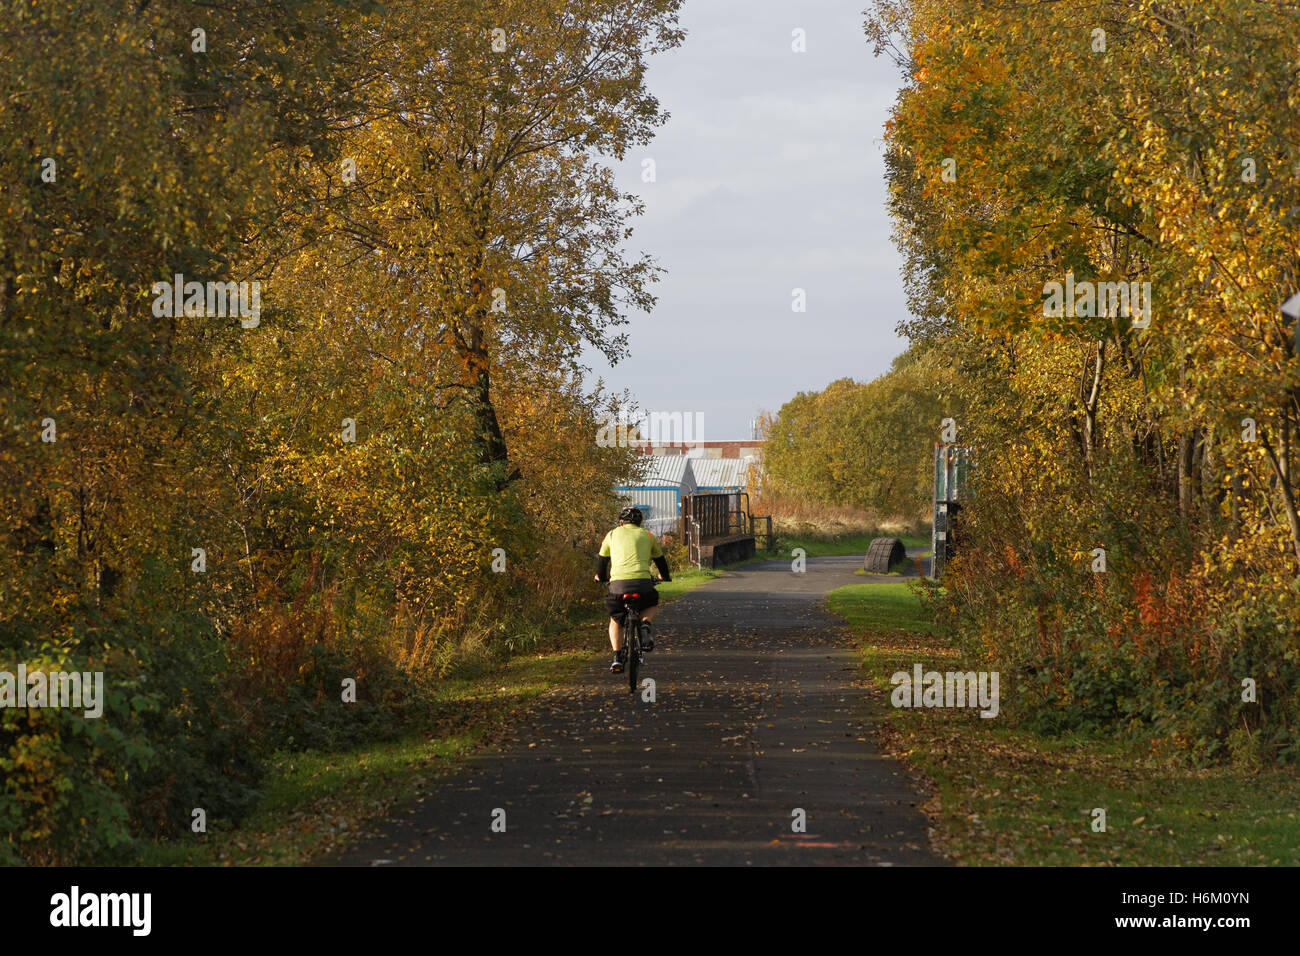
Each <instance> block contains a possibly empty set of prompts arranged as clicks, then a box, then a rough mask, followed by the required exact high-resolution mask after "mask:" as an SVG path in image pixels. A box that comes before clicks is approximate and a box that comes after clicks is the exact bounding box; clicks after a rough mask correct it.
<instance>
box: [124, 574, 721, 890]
mask: <svg viewBox="0 0 1300 956" xmlns="http://www.w3.org/2000/svg"><path fill="white" fill-rule="evenodd" d="M716 577H718V575H717V574H716V573H715V572H712V571H707V570H706V571H700V570H697V569H694V568H692V569H689V570H685V571H679V572H677V573H675V574H674V575H673V580H672V581H670V582H667V583H664V584H661V585H659V587H658V590H659V593H660V597H661V599H662V600H663V601H665V602H667V601H672V600H674V599H675V598H678V597H681V596H682V595H683V594H686V593H687V592H689V591H691V590H693V589H695V588H697V587H699V586H700V585H701V584H704V583H705V582H707V581H710V580H712V579H714V578H716ZM593 587H594V585H593ZM594 604H595V601H594V599H593V606H594ZM603 621H604V614H603V612H602V611H593V613H592V615H591V616H590V617H589V618H587V619H583V620H581V621H580V622H578V623H577V624H574V625H572V626H570V627H568V628H566V629H564V630H562V631H560V632H559V633H557V634H555V635H554V637H553V638H552V639H551V640H549V641H548V643H547V644H546V645H545V646H544V647H540V646H539V647H537V648H534V650H533V651H531V652H529V653H526V654H518V655H516V656H514V657H512V658H510V659H509V660H507V661H504V662H502V663H499V664H496V665H494V666H491V667H488V668H485V669H480V670H478V671H477V672H474V673H471V674H469V675H468V676H464V677H459V678H456V677H453V678H448V679H446V680H443V681H441V682H440V683H439V686H438V689H437V691H436V693H435V695H434V698H433V701H432V704H433V710H434V711H435V713H436V714H437V715H438V716H437V718H436V720H435V722H434V724H433V726H432V727H430V728H429V729H427V730H425V731H422V732H420V733H417V734H411V735H409V736H406V737H403V738H401V739H399V740H395V741H388V742H383V743H376V744H372V745H366V746H364V747H358V748H356V749H353V750H349V751H340V752H334V751H331V752H322V751H300V752H295V753H281V754H276V755H275V756H274V757H273V758H272V759H271V761H270V764H269V766H268V768H267V776H266V780H265V787H266V796H265V797H264V798H263V800H262V803H261V805H260V806H259V807H258V809H257V810H256V811H255V812H253V813H252V814H250V815H249V816H248V817H246V818H245V819H244V820H243V821H242V822H241V823H240V825H238V826H231V825H228V824H227V823H225V822H224V821H220V820H210V821H208V832H207V833H205V834H201V835H199V834H196V835H194V836H193V837H188V838H180V839H176V840H169V841H166V842H161V843H157V844H153V845H151V846H148V847H146V848H144V849H143V851H142V852H141V854H140V856H139V858H138V860H137V862H138V863H139V864H141V865H145V866H257V865H281V866H284V865H302V864H304V863H308V862H310V861H312V860H313V859H315V858H318V857H321V856H325V855H328V854H331V853H333V852H336V851H338V850H341V849H343V848H344V847H345V846H346V845H347V843H348V842H349V841H350V839H351V838H352V836H353V834H355V833H357V832H360V831H362V830H363V828H364V826H365V825H366V823H367V822H368V821H370V820H374V819H378V818H382V817H383V816H385V815H387V814H388V813H389V812H390V811H391V810H392V809H393V808H394V807H395V806H397V805H399V804H400V803H403V802H408V801H410V800H417V799H419V798H420V796H421V794H422V793H424V792H427V791H428V790H429V789H430V788H431V787H432V786H434V785H435V784H436V783H437V781H438V780H439V778H441V777H443V776H445V775H446V774H448V773H451V772H453V771H454V770H456V769H457V767H459V766H460V764H461V762H462V761H463V760H464V758H466V757H467V756H469V755H470V754H472V753H474V752H476V751H478V750H480V749H484V748H489V747H491V746H493V745H494V743H496V742H497V741H499V740H500V739H501V738H502V737H503V736H504V735H505V732H506V731H507V730H508V729H510V728H511V727H512V726H514V725H515V724H517V723H518V722H519V720H521V719H522V718H523V717H524V716H525V715H526V714H527V713H528V711H529V710H530V709H531V708H532V707H534V706H536V704H537V703H538V702H539V701H540V700H542V699H543V698H544V697H545V696H546V695H547V694H548V693H549V692H550V691H552V690H554V689H555V688H556V687H558V686H560V685H561V684H563V683H565V682H566V681H568V680H571V679H572V678H573V677H574V675H575V674H577V673H578V672H579V671H580V670H581V669H582V667H583V666H585V665H587V664H588V663H590V662H591V661H592V660H594V659H596V658H603V657H604V656H605V654H606V652H607V650H608V645H607V643H606V639H605V632H604V628H603V626H602V624H603Z"/></svg>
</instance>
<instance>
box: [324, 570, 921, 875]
mask: <svg viewBox="0 0 1300 956" xmlns="http://www.w3.org/2000/svg"><path fill="white" fill-rule="evenodd" d="M861 562H862V558H861V557H860V556H858V557H842V558H838V557H832V558H809V559H808V563H807V571H806V572H805V573H802V574H795V573H793V572H792V571H791V568H790V562H788V561H775V562H767V563H762V564H752V565H746V566H742V567H739V568H735V569H729V572H728V574H727V575H726V576H725V577H723V578H720V579H718V580H716V581H711V582H709V583H708V584H706V585H704V586H703V587H701V588H699V589H697V590H695V591H692V592H691V593H690V594H687V595H686V596H684V597H683V598H681V599H680V600H678V601H675V602H673V603H672V604H669V605H665V607H664V609H663V610H662V611H661V613H660V616H659V618H658V620H657V621H656V622H655V625H654V627H655V641H656V647H655V650H654V651H653V652H652V653H649V654H647V655H645V664H644V665H643V667H642V670H641V675H640V676H641V678H642V679H644V678H652V679H653V680H654V681H655V700H654V701H653V702H647V701H645V700H644V699H643V695H642V694H641V693H637V694H632V693H630V692H629V690H628V684H627V677H626V675H612V674H610V673H608V658H606V659H604V660H603V661H602V662H600V663H594V664H592V665H591V666H590V667H589V668H588V669H587V670H586V671H585V672H584V673H583V674H581V675H580V676H579V678H578V679H577V680H576V681H575V682H574V683H573V684H571V685H568V686H566V687H564V688H562V689H561V690H559V691H558V692H556V693H553V694H551V695H550V696H549V697H548V698H547V699H546V700H545V701H544V702H542V703H541V704H540V705H539V706H538V707H537V708H536V709H535V710H533V711H532V712H531V714H530V716H529V718H528V719H527V720H526V721H522V722H520V724H519V725H518V726H517V727H516V729H515V736H514V737H513V738H512V739H510V740H507V741H506V742H505V744H504V745H503V747H502V748H501V749H499V750H498V751H496V752H494V753H490V754H483V755H480V756H476V757H473V758H470V759H469V760H468V761H467V763H466V765H465V766H464V767H463V768H462V769H461V770H459V771H458V772H456V773H454V774H451V775H449V776H448V777H446V778H444V779H442V780H441V781H439V782H438V783H436V784H435V785H434V787H433V788H432V789H431V790H430V791H428V792H426V793H424V794H423V795H422V796H421V797H420V798H419V799H418V801H417V802H411V803H409V804H408V805H406V806H404V807H402V808H400V809H399V810H397V811H396V812H395V814H394V816H393V817H392V818H391V819H390V820H387V821H384V822H382V823H380V824H379V825H378V826H379V829H378V831H377V832H373V833H370V834H366V835H362V837H361V838H360V839H359V841H358V842H356V843H354V844H353V846H352V847H351V848H350V849H349V850H347V851H346V852H344V853H343V854H341V855H339V856H337V857H335V858H333V859H331V860H328V861H326V862H327V863H330V864H337V865H357V866H393V865H407V866H410V865H438V864H455V865H503V864H524V865H529V864H532V865H554V864H558V865H578V864H586V865H620V864H627V865H638V864H640V865H667V864H687V865H691V864H708V865H735V866H744V865H755V866H759V865H773V864H782V865H788V864H794V865H808V864H853V865H878V866H895V865H933V864H939V863H943V862H944V861H943V859H942V858H941V857H937V856H935V855H934V854H933V853H932V852H931V850H930V848H929V841H928V838H927V824H926V820H925V818H924V816H923V815H922V814H921V813H920V811H919V810H918V809H917V804H918V802H919V801H920V798H919V796H918V795H917V793H916V791H915V790H914V789H913V787H912V785H911V783H910V781H909V778H908V776H907V774H906V772H905V770H904V769H903V767H902V766H901V765H900V764H898V763H897V762H896V761H894V760H892V759H889V758H887V757H885V756H883V755H882V754H881V753H880V752H879V750H878V748H877V746H876V744H875V742H874V736H873V733H872V729H871V726H870V721H869V719H868V717H867V714H866V711H865V708H864V695H865V687H864V686H863V684H862V683H861V680H860V677H859V670H858V666H857V660H858V658H857V655H856V654H855V652H854V651H853V650H852V648H851V647H850V646H849V645H848V643H847V641H846V639H845V638H844V636H843V632H842V630H841V628H842V622H841V621H840V620H839V619H838V618H836V617H835V616H834V615H832V614H830V613H829V612H827V611H826V610H825V609H824V606H823V598H824V596H825V595H826V593H827V592H829V591H831V590H833V589H835V588H837V587H840V586H841V585H844V584H859V583H862V582H863V581H867V580H871V578H869V577H865V576H863V575H855V574H854V573H853V572H854V571H855V570H856V569H857V568H860V567H861ZM592 641H593V642H599V643H600V644H601V646H604V647H608V637H607V635H606V634H605V631H604V629H603V628H601V629H600V630H596V629H595V628H593V633H592ZM797 810H802V811H803V814H802V816H803V818H804V820H805V821H806V822H805V831H804V832H795V829H794V824H795V821H796V819H797V814H796V811H797ZM499 811H504V819H503V818H502V815H501V813H500V812H499ZM494 819H495V820H496V826H497V829H498V831H499V830H500V827H501V825H502V822H504V828H505V829H504V832H494V830H493V821H494Z"/></svg>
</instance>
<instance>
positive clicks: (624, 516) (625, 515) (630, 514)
mask: <svg viewBox="0 0 1300 956" xmlns="http://www.w3.org/2000/svg"><path fill="white" fill-rule="evenodd" d="M618 520H619V521H628V522H631V523H632V524H634V525H640V524H641V522H642V521H643V520H645V515H643V514H642V513H641V509H640V508H624V509H623V510H622V511H620V512H619V513H618Z"/></svg>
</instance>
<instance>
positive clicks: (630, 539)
mask: <svg viewBox="0 0 1300 956" xmlns="http://www.w3.org/2000/svg"><path fill="white" fill-rule="evenodd" d="M600 556H601V557H602V558H609V559H610V562H609V565H610V567H609V579H610V580H611V581H639V580H641V579H642V578H648V577H650V561H651V560H652V559H654V558H662V557H663V556H664V549H663V548H661V547H659V540H658V539H657V538H656V537H655V536H654V535H652V534H651V533H650V532H649V531H646V530H645V529H644V528H638V527H637V526H636V525H634V524H624V525H619V526H618V527H617V528H615V529H614V530H613V531H611V532H610V533H609V534H607V535H605V540H604V541H602V542H601V543H600Z"/></svg>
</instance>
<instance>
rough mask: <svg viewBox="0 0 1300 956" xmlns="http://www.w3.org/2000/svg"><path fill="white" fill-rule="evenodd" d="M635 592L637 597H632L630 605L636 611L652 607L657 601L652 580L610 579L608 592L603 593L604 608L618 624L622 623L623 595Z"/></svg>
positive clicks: (656, 592)
mask: <svg viewBox="0 0 1300 956" xmlns="http://www.w3.org/2000/svg"><path fill="white" fill-rule="evenodd" d="M629 593H636V594H639V595H641V596H640V597H639V598H634V599H632V601H631V603H632V606H633V607H635V608H636V609H637V610H638V611H644V610H645V609H646V608H648V607H654V606H655V605H656V604H658V603H659V592H658V591H656V590H655V583H654V581H652V580H650V579H649V578H642V579H641V580H639V581H610V582H609V593H608V594H606V595H605V609H606V610H607V611H609V616H610V617H612V618H613V619H614V620H616V621H618V622H619V623H620V624H622V623H623V603H624V602H623V595H624V594H629Z"/></svg>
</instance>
